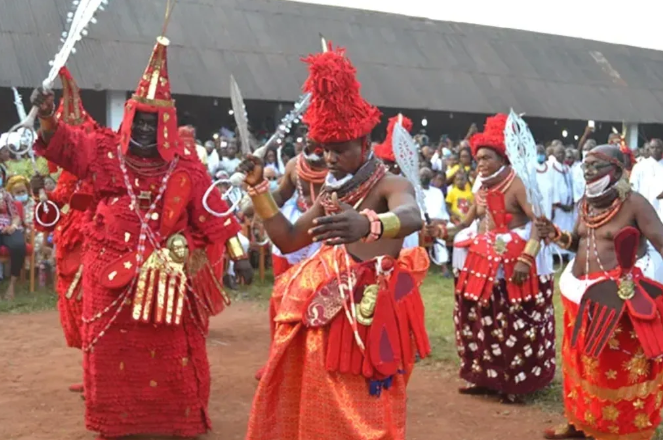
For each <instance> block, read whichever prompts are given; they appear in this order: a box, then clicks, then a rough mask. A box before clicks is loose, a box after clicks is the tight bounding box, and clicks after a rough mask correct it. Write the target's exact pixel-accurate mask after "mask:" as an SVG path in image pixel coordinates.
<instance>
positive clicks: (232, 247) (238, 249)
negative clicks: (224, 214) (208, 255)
mask: <svg viewBox="0 0 663 440" xmlns="http://www.w3.org/2000/svg"><path fill="white" fill-rule="evenodd" d="M226 249H228V255H229V256H230V258H231V259H232V260H233V261H237V260H244V259H246V258H247V257H248V256H247V255H246V252H244V247H243V246H242V243H241V242H240V241H239V238H237V236H234V237H231V238H230V239H228V241H227V242H226Z"/></svg>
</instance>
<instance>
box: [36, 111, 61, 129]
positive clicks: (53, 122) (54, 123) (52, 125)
mask: <svg viewBox="0 0 663 440" xmlns="http://www.w3.org/2000/svg"><path fill="white" fill-rule="evenodd" d="M39 126H40V128H41V130H42V131H55V129H56V128H58V120H57V119H55V116H53V115H51V116H47V117H45V118H41V117H40V118H39Z"/></svg>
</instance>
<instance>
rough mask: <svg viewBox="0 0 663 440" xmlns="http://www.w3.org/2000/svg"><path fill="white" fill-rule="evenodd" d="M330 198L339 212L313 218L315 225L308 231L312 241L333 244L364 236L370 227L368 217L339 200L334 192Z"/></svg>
mask: <svg viewBox="0 0 663 440" xmlns="http://www.w3.org/2000/svg"><path fill="white" fill-rule="evenodd" d="M332 200H333V201H335V202H336V205H337V206H338V208H339V209H340V211H341V212H340V213H339V214H333V215H328V216H325V217H318V218H316V219H315V220H313V224H314V225H315V227H313V228H311V229H309V231H308V233H309V234H310V235H311V236H313V241H315V242H321V241H324V242H325V244H328V245H330V246H334V245H338V244H346V243H354V242H355V241H359V240H361V239H362V238H364V237H366V236H367V235H368V233H369V232H370V229H371V224H370V222H369V221H368V218H366V216H364V215H361V214H360V213H358V212H357V211H355V210H354V209H353V208H352V206H350V205H348V204H347V203H343V202H339V201H338V199H337V197H336V193H334V194H332Z"/></svg>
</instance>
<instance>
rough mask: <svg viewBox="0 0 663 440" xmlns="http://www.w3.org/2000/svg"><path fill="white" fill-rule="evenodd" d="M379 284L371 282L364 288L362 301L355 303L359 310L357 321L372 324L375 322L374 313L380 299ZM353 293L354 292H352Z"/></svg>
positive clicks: (356, 308)
mask: <svg viewBox="0 0 663 440" xmlns="http://www.w3.org/2000/svg"><path fill="white" fill-rule="evenodd" d="M378 289H379V288H378V285H377V284H370V285H368V286H366V287H365V288H364V296H363V297H362V299H361V302H360V303H359V304H357V305H355V310H356V311H357V322H359V323H360V324H362V325H366V326H368V325H371V324H372V323H373V314H374V313H375V305H376V303H377V300H378ZM351 294H352V293H351Z"/></svg>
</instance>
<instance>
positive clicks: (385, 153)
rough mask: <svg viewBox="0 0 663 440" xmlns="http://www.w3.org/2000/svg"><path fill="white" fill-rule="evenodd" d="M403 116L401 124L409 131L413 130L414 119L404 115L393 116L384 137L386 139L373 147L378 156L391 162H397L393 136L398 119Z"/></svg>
mask: <svg viewBox="0 0 663 440" xmlns="http://www.w3.org/2000/svg"><path fill="white" fill-rule="evenodd" d="M399 118H403V120H402V121H401V125H402V126H403V128H404V129H406V130H407V131H408V132H409V131H410V130H412V120H411V119H410V118H408V117H405V116H403V115H400V116H399V115H396V116H394V117H392V118H389V124H387V136H386V137H385V138H384V141H383V142H382V143H381V144H380V145H376V146H375V148H373V153H375V155H376V156H377V157H379V158H380V159H383V160H388V161H391V162H396V156H394V146H393V143H392V142H393V136H394V127H395V126H396V124H397V123H398V119H399Z"/></svg>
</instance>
